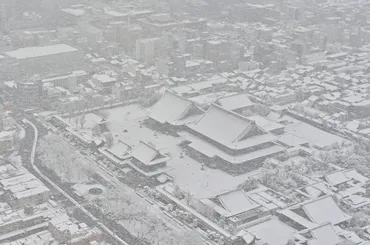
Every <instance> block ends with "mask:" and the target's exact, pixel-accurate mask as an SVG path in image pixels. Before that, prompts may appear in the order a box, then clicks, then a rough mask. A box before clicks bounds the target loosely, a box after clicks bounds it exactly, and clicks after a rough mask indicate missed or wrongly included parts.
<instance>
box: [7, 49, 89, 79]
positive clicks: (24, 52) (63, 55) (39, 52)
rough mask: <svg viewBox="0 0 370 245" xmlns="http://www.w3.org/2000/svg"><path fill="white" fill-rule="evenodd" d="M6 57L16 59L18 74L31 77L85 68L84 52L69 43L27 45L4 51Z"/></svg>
mask: <svg viewBox="0 0 370 245" xmlns="http://www.w3.org/2000/svg"><path fill="white" fill-rule="evenodd" d="M3 55H4V56H5V57H6V59H10V60H12V59H13V60H14V59H15V60H16V61H17V63H18V65H17V66H18V67H17V74H18V75H19V76H20V77H29V76H30V75H32V74H38V75H40V76H43V75H50V74H59V73H67V72H72V71H75V70H83V69H84V53H83V52H82V51H80V50H78V49H76V48H73V47H71V46H69V45H67V44H54V45H48V46H35V47H25V48H20V49H17V50H13V51H8V52H5V53H3Z"/></svg>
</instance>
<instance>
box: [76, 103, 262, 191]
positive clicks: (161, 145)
mask: <svg viewBox="0 0 370 245" xmlns="http://www.w3.org/2000/svg"><path fill="white" fill-rule="evenodd" d="M107 112H108V114H109V116H108V118H107V120H108V122H109V128H110V130H111V132H112V135H113V137H114V144H115V145H118V142H120V141H121V142H123V143H125V144H127V145H129V146H131V147H135V146H136V145H137V144H138V143H139V141H144V142H146V143H152V144H153V145H154V146H155V147H156V149H158V150H160V151H161V152H165V153H166V154H168V155H170V157H171V160H170V161H168V162H167V166H168V169H169V170H168V171H167V174H169V175H170V176H172V177H173V178H174V181H175V183H176V185H178V186H179V187H180V189H182V190H183V191H186V192H190V193H191V194H192V195H194V196H195V197H198V198H206V197H212V196H215V195H217V194H220V193H224V192H227V191H230V190H233V189H235V188H236V187H237V186H238V185H239V184H241V183H243V182H244V181H245V180H246V179H247V178H248V177H249V176H252V175H255V174H256V173H258V171H257V172H256V171H255V172H251V173H245V174H242V175H239V176H231V175H229V174H227V173H225V172H223V171H221V170H218V169H210V168H205V170H204V171H200V170H201V164H200V163H199V162H197V161H196V160H194V159H192V158H190V157H189V156H186V155H184V157H183V158H180V155H181V152H182V149H181V148H180V147H179V146H178V143H180V141H179V140H178V139H177V138H175V137H173V136H170V135H165V134H161V133H157V134H156V133H155V132H154V131H153V130H151V129H149V128H147V127H145V126H140V123H141V122H142V121H144V120H145V119H146V118H147V117H148V112H147V111H146V110H144V109H142V108H141V107H140V106H139V105H137V104H132V105H128V106H124V107H117V108H113V109H110V110H107ZM73 120H74V118H72V119H71V121H73ZM97 120H98V119H97V117H96V115H95V114H86V124H85V126H84V129H83V130H81V129H79V131H82V132H84V133H86V132H87V131H91V128H92V127H93V126H94V125H95V124H96V121H97ZM113 147H114V146H113Z"/></svg>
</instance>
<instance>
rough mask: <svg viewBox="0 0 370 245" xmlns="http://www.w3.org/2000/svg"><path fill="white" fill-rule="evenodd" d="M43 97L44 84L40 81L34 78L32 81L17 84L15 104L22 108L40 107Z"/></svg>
mask: <svg viewBox="0 0 370 245" xmlns="http://www.w3.org/2000/svg"><path fill="white" fill-rule="evenodd" d="M42 97H43V89H42V82H41V80H40V79H37V78H32V79H31V80H30V81H20V82H17V89H16V92H15V96H14V98H15V102H16V103H17V104H19V105H22V106H35V105H38V104H39V103H40V102H41V100H42Z"/></svg>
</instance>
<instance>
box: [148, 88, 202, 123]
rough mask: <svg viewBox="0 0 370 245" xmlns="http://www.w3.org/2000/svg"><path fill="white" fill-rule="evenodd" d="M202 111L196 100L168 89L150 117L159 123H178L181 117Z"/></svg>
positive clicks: (152, 109) (152, 110) (153, 108)
mask: <svg viewBox="0 0 370 245" xmlns="http://www.w3.org/2000/svg"><path fill="white" fill-rule="evenodd" d="M201 113H203V112H202V111H201V110H200V109H199V108H198V107H197V106H196V105H195V104H194V102H192V101H190V100H188V99H186V98H183V97H181V96H179V95H177V94H175V93H173V92H171V91H168V90H167V91H166V92H165V93H164V95H163V96H162V98H161V99H160V100H159V101H158V102H157V103H156V104H155V105H154V106H153V107H152V108H151V113H150V118H152V119H153V120H155V121H157V122H159V123H170V124H172V125H176V124H177V123H178V121H181V119H184V118H186V117H189V116H191V115H194V114H197V115H199V114H201ZM194 120H196V118H194Z"/></svg>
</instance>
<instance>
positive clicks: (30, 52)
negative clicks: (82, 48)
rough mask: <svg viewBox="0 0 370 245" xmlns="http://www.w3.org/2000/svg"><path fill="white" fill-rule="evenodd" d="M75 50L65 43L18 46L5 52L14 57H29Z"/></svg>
mask: <svg viewBox="0 0 370 245" xmlns="http://www.w3.org/2000/svg"><path fill="white" fill-rule="evenodd" d="M74 51H77V49H75V48H73V47H71V46H69V45H67V44H55V45H49V46H42V47H27V48H20V49H17V50H13V51H9V52H5V53H4V54H6V55H7V56H9V57H12V58H16V59H20V60H23V59H30V58H36V57H42V56H48V55H55V54H62V53H69V52H74Z"/></svg>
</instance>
